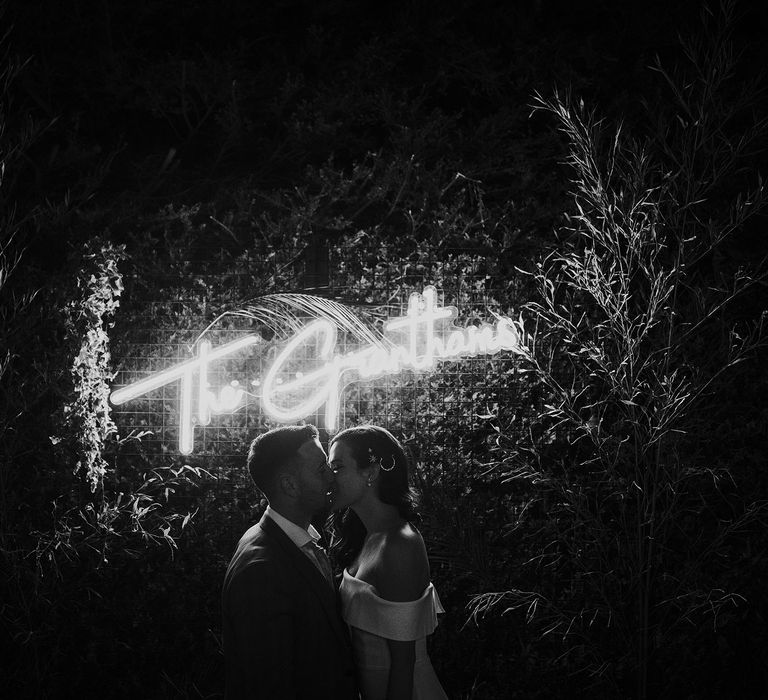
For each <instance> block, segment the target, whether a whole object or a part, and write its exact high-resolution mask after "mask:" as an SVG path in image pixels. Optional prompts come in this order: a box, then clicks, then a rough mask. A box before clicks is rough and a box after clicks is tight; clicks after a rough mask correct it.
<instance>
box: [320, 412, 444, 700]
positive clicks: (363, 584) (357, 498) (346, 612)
mask: <svg viewBox="0 0 768 700" xmlns="http://www.w3.org/2000/svg"><path fill="white" fill-rule="evenodd" d="M329 462H330V465H331V469H332V470H333V471H334V473H335V475H336V487H337V493H336V499H335V501H334V505H333V509H334V511H335V512H334V513H333V515H332V516H331V531H332V533H333V536H334V537H333V544H332V551H333V552H334V553H335V555H336V561H337V563H338V564H339V565H340V566H342V567H344V572H343V576H342V581H341V587H340V589H339V592H340V595H341V600H342V613H343V616H344V620H345V621H346V623H347V624H348V625H349V628H350V632H351V635H352V644H353V647H354V651H355V661H356V665H357V668H358V674H359V680H360V686H361V689H362V697H363V700H402V699H403V698H412V700H447V695H446V694H445V691H444V690H443V688H442V686H441V685H440V682H439V680H438V679H437V676H436V675H435V671H434V669H433V668H432V663H431V662H430V660H429V656H428V655H427V648H426V637H427V635H429V634H431V633H432V632H433V631H434V630H435V627H436V626H437V614H438V613H441V612H443V608H442V606H441V604H440V599H439V597H438V595H437V591H436V590H435V588H434V586H433V585H432V583H430V577H429V562H428V560H427V552H426V548H425V547H424V540H423V539H422V537H421V534H420V533H419V531H418V530H417V529H416V528H415V527H414V526H413V524H412V522H411V521H413V520H414V519H415V518H416V511H415V507H414V501H413V498H412V495H411V491H410V489H409V487H408V458H407V456H406V453H405V450H404V449H403V447H402V445H401V444H400V443H399V442H398V440H397V439H396V438H395V437H394V436H393V435H392V434H391V433H390V432H389V431H388V430H385V429H384V428H380V427H377V426H373V425H365V426H358V427H355V428H348V429H347V430H344V431H342V432H340V433H338V434H337V435H335V436H334V437H333V438H332V440H331V443H330V453H329Z"/></svg>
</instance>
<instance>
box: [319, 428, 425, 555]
mask: <svg viewBox="0 0 768 700" xmlns="http://www.w3.org/2000/svg"><path fill="white" fill-rule="evenodd" d="M337 442H343V443H344V444H345V445H347V446H348V447H349V449H350V452H351V453H352V457H353V458H354V460H355V462H356V463H357V464H358V466H364V465H366V464H370V463H371V462H372V461H373V462H378V463H379V464H380V465H381V468H380V469H379V478H378V479H377V480H376V484H377V489H378V496H379V498H380V499H381V501H382V502H383V503H388V504H389V505H392V506H395V508H397V512H398V513H399V515H400V517H401V518H403V519H404V520H407V521H408V522H410V523H413V524H416V523H418V522H419V520H420V516H419V511H418V502H417V499H416V492H415V491H414V490H413V489H412V488H410V486H409V484H408V476H409V472H410V465H411V459H410V456H409V454H408V451H407V450H406V448H405V447H404V446H403V444H402V443H401V442H400V441H399V440H398V439H397V438H396V437H395V436H394V435H392V433H390V432H389V431H388V430H387V429H386V428H380V427H379V426H377V425H358V426H356V427H354V428H347V429H346V430H342V431H341V432H340V433H337V434H336V435H334V436H333V437H332V438H331V441H330V443H329V445H328V449H329V450H330V448H331V447H332V446H333V445H334V443H337ZM327 526H328V530H329V532H330V534H331V547H330V549H331V554H332V555H333V557H334V559H335V560H336V563H337V564H338V566H340V567H346V566H348V565H349V564H350V563H351V562H352V561H353V560H354V558H355V557H356V556H357V555H358V553H359V552H360V549H361V548H362V546H363V541H364V540H365V534H366V531H365V526H364V525H363V523H362V521H361V520H360V518H359V517H358V516H357V513H355V511H353V510H352V509H351V508H344V509H342V510H340V511H337V512H335V513H332V514H331V516H330V517H329V518H328V523H327Z"/></svg>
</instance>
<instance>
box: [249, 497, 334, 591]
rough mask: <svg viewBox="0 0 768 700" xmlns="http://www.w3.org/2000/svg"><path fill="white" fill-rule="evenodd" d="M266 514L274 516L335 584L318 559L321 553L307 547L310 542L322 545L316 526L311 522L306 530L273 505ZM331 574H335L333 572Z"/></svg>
mask: <svg viewBox="0 0 768 700" xmlns="http://www.w3.org/2000/svg"><path fill="white" fill-rule="evenodd" d="M264 514H265V515H266V516H267V517H269V518H272V520H273V521H274V522H275V524H276V525H277V526H278V527H279V528H280V529H281V530H282V531H283V532H284V533H285V534H286V535H288V537H289V538H290V540H291V542H293V543H294V544H295V545H296V546H297V547H298V548H299V549H300V550H301V551H302V552H304V554H305V555H306V556H307V557H308V558H309V560H310V561H311V562H312V564H313V566H315V568H317V570H318V571H319V572H320V573H321V574H322V575H323V578H324V579H326V580H327V581H328V583H329V584H330V585H331V586H333V580H328V574H326V573H325V571H324V569H323V565H322V564H321V563H320V562H319V561H318V559H317V556H319V555H316V554H315V548H314V547H307V545H308V544H309V543H310V542H311V543H313V544H315V545H317V546H318V547H319V546H320V545H319V544H318V543H319V541H320V533H319V532H318V531H317V530H316V529H315V526H314V525H312V523H310V524H309V528H308V529H307V530H305V529H304V528H303V527H299V526H298V525H297V524H296V523H293V522H291V521H290V520H288V518H286V517H284V516H282V515H280V513H278V512H277V511H276V510H274V509H273V508H272V506H267V510H266V511H265V512H264ZM326 566H328V567H329V568H330V565H329V564H326ZM331 576H333V574H332V573H331Z"/></svg>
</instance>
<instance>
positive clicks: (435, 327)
mask: <svg viewBox="0 0 768 700" xmlns="http://www.w3.org/2000/svg"><path fill="white" fill-rule="evenodd" d="M456 316H457V310H456V309H455V307H452V306H448V307H443V306H439V305H438V304H437V290H436V289H435V288H434V287H433V286H427V287H425V288H424V291H423V293H421V294H419V293H418V292H415V293H413V294H411V296H410V299H409V300H408V310H407V312H406V315H405V316H402V317H396V318H393V319H391V320H389V321H388V322H387V323H386V324H385V327H384V329H385V333H386V334H387V335H389V336H392V338H391V339H390V338H386V340H385V341H384V342H382V343H381V344H380V345H368V346H365V347H362V348H360V349H359V350H354V351H351V352H347V353H344V354H339V353H337V352H336V347H337V334H338V330H337V327H336V325H335V324H334V323H332V322H331V321H328V320H326V319H317V320H315V321H312V322H311V323H309V324H308V325H307V326H305V327H304V328H303V329H302V330H301V331H299V332H298V333H297V334H296V335H294V336H293V338H291V340H290V341H289V342H288V343H287V344H286V345H285V347H284V348H283V349H282V350H281V351H280V352H279V353H278V354H277V357H276V358H275V360H274V362H273V363H272V365H271V366H270V368H269V369H268V370H267V372H266V373H265V374H264V377H263V379H262V381H261V403H262V406H263V408H264V412H265V413H266V414H267V415H268V416H270V417H271V418H273V419H275V420H277V421H280V422H292V421H296V420H300V419H302V418H305V417H307V416H309V415H312V414H314V413H315V412H316V411H318V410H319V409H321V407H324V410H323V420H324V424H325V428H326V429H327V430H329V431H333V430H335V429H336V427H337V424H338V414H339V405H340V400H341V395H342V391H343V389H344V387H345V386H346V385H347V384H349V383H350V382H351V381H354V379H355V378H356V377H357V378H359V379H361V380H368V379H375V378H378V377H382V376H385V375H391V374H396V373H398V372H401V371H403V370H405V369H411V370H415V371H431V370H434V369H435V367H436V366H437V363H438V362H443V361H447V360H455V359H459V358H461V357H471V356H476V355H495V354H496V353H498V352H500V351H502V350H508V351H511V352H513V353H515V354H519V355H522V356H527V349H526V346H525V343H524V331H523V327H522V322H521V321H514V320H512V319H511V318H508V317H506V316H498V315H497V316H496V322H495V323H494V324H482V325H480V326H475V325H470V326H467V327H464V328H458V327H456V326H455V325H454V324H453V321H454V320H455V318H456ZM258 342H260V337H259V336H256V335H249V336H246V337H244V338H241V339H240V340H237V341H234V342H231V343H227V344H226V345H222V346H220V347H218V348H216V349H212V348H211V346H210V344H209V343H207V342H203V343H200V345H199V346H198V349H197V356H196V357H195V358H193V359H191V360H189V361H187V362H184V363H181V364H179V365H176V366H175V367H172V368H170V369H168V370H165V371H163V372H160V373H158V374H156V375H153V376H152V377H149V378H147V379H145V380H143V381H140V382H137V383H135V384H132V385H130V386H128V387H124V388H122V389H118V390H117V391H115V392H113V393H112V394H111V396H110V399H111V401H112V403H113V404H115V405H119V404H122V403H125V402H126V401H130V400H131V399H134V398H136V397H138V396H141V395H142V394H145V393H147V392H149V391H152V390H154V389H157V388H159V387H161V386H164V385H165V384H168V383H170V382H173V381H178V380H181V392H180V403H181V406H180V423H179V450H180V451H181V452H182V454H189V453H191V452H192V450H193V442H194V435H193V434H194V425H195V421H196V422H197V424H198V425H207V424H208V422H209V421H210V418H211V414H212V413H224V412H231V411H234V410H235V409H236V408H237V407H238V406H239V405H240V403H241V401H242V398H243V396H244V395H245V392H244V390H242V389H240V388H239V384H238V383H237V382H233V383H232V385H231V386H228V387H224V389H222V391H221V392H220V393H219V395H218V396H217V395H215V394H214V393H213V392H211V391H210V390H209V387H208V366H209V365H210V363H211V362H214V361H215V360H219V359H222V358H224V357H226V356H228V355H231V354H233V353H235V352H238V351H240V350H243V349H244V348H247V347H248V346H250V345H253V344H255V343H258ZM307 357H311V358H312V360H313V363H314V364H317V363H319V366H318V367H317V369H313V370H310V371H307V372H306V373H305V372H302V371H297V367H298V368H300V367H302V366H303V365H305V364H306V360H307ZM195 377H197V382H196V386H195V381H194V380H195ZM258 383H259V382H253V384H258ZM195 392H196V393H197V411H196V415H194V416H193V409H192V406H193V398H194V394H195Z"/></svg>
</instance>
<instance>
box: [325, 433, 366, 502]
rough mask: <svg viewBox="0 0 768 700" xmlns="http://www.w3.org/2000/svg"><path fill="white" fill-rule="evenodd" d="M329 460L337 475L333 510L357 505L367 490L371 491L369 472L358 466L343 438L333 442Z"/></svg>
mask: <svg viewBox="0 0 768 700" xmlns="http://www.w3.org/2000/svg"><path fill="white" fill-rule="evenodd" d="M328 461H329V463H330V465H331V469H332V470H333V472H334V474H335V475H336V498H335V499H334V501H333V506H332V508H333V510H341V509H342V508H348V507H349V506H353V505H355V503H357V502H358V501H359V500H360V499H361V498H363V497H364V496H365V495H366V492H367V491H370V487H369V486H368V474H367V472H366V471H365V470H363V469H359V468H358V466H357V460H356V459H355V458H354V457H353V456H352V450H351V449H350V447H349V445H347V444H346V443H344V441H343V440H338V441H337V442H334V443H333V445H332V446H331V451H330V453H329V454H328Z"/></svg>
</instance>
